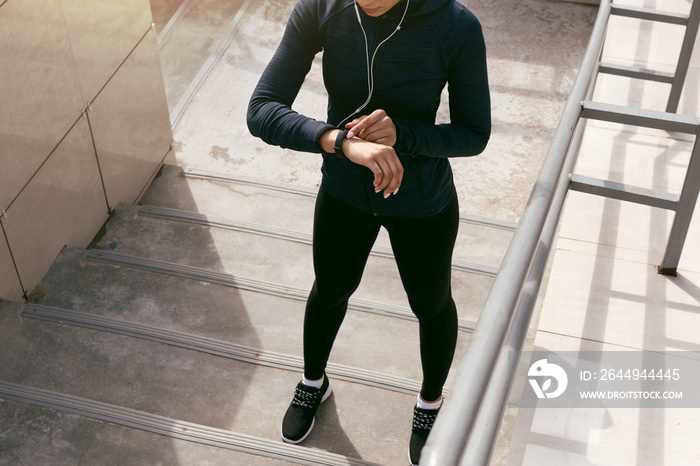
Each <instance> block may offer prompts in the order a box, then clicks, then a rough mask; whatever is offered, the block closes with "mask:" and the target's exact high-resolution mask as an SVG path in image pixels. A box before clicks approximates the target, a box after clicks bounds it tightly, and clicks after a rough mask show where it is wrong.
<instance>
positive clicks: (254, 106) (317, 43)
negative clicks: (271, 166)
mask: <svg viewBox="0 0 700 466" xmlns="http://www.w3.org/2000/svg"><path fill="white" fill-rule="evenodd" d="M315 5H316V2H315V1H313V0H301V1H300V2H299V3H297V4H296V6H295V7H294V10H293V11H292V15H291V16H290V18H289V21H288V22H287V27H286V29H285V32H284V35H283V37H282V40H281V42H280V44H279V46H278V48H277V51H276V52H275V54H274V56H273V57H272V60H270V63H269V64H268V65H267V68H266V69H265V71H264V72H263V74H262V76H261V78H260V81H259V82H258V85H257V87H256V88H255V91H254V92H253V95H252V97H251V99H250V102H249V104H248V113H247V116H246V119H247V123H248V129H249V130H250V132H251V134H252V135H253V136H256V137H259V138H261V139H262V140H263V141H265V142H266V143H268V144H273V145H277V146H281V147H283V148H289V149H293V150H297V151H304V152H315V153H320V152H321V148H320V146H319V145H318V139H319V138H320V137H321V134H323V132H325V131H326V130H328V129H332V128H333V126H331V125H329V124H327V123H325V122H322V121H317V120H314V119H313V118H309V117H307V116H304V115H300V114H299V113H298V112H296V111H294V110H292V104H293V103H294V100H295V99H296V97H297V95H298V93H299V89H300V88H301V85H302V84H303V82H304V79H305V77H306V75H307V73H308V72H309V70H310V69H311V64H312V62H313V59H314V56H315V55H316V54H317V53H318V52H320V51H321V49H322V43H321V39H320V37H319V33H318V30H319V29H318V24H317V23H318V19H317V12H316V7H315Z"/></svg>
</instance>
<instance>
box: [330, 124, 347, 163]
mask: <svg viewBox="0 0 700 466" xmlns="http://www.w3.org/2000/svg"><path fill="white" fill-rule="evenodd" d="M347 137H348V132H347V131H343V130H341V131H340V132H339V133H338V136H336V137H335V144H334V145H333V150H334V151H335V155H337V156H338V157H343V158H346V157H345V154H344V153H343V141H344V140H345V138H347Z"/></svg>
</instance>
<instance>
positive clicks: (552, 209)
mask: <svg viewBox="0 0 700 466" xmlns="http://www.w3.org/2000/svg"><path fill="white" fill-rule="evenodd" d="M610 10H611V2H610V0H601V4H600V8H599V10H598V16H597V18H596V22H595V25H594V27H593V31H592V33H591V39H590V41H589V43H588V48H587V49H586V53H585V55H584V59H583V62H582V64H581V67H580V69H579V72H578V74H577V76H576V80H575V82H574V85H573V87H572V91H571V93H570V94H569V98H568V100H567V102H566V105H565V107H564V111H563V113H562V118H561V120H560V122H559V126H558V127H557V129H556V132H555V133H554V137H553V140H552V143H551V145H550V148H549V151H548V153H547V156H546V158H545V160H544V162H543V165H542V168H541V170H540V173H539V175H538V177H537V180H536V181H535V186H534V188H533V190H532V192H531V194H530V198H529V199H528V202H527V205H526V207H525V210H524V212H523V215H522V217H521V220H520V225H519V226H518V228H517V229H516V230H515V233H514V236H513V239H512V241H511V243H510V246H509V247H508V250H507V251H506V254H505V256H504V258H503V262H502V264H501V268H500V271H499V273H498V275H497V276H496V279H495V281H494V283H493V286H492V287H491V291H490V293H489V295H488V297H487V298H486V302H485V304H484V307H483V309H482V311H481V315H480V317H479V320H478V322H477V325H476V329H475V330H474V334H473V335H472V338H471V339H470V342H469V348H468V350H467V353H466V354H465V356H464V358H463V359H462V362H461V363H460V366H459V368H458V370H457V373H456V375H455V381H454V383H453V386H452V387H451V388H450V392H449V395H448V396H447V398H446V400H445V403H444V408H443V409H442V410H441V413H440V416H438V418H437V420H436V421H435V425H434V426H433V429H432V432H431V435H430V437H429V438H428V442H427V443H426V445H425V447H424V449H423V452H422V455H421V462H420V464H421V465H423V466H452V465H458V464H462V465H466V464H468V465H469V466H476V465H482V464H487V463H488V459H489V457H490V455H491V451H492V446H493V443H494V441H495V440H494V439H495V436H496V433H497V431H498V424H499V423H500V419H501V416H502V413H503V409H504V406H505V401H506V397H507V394H508V391H509V389H510V386H511V383H512V379H513V368H514V366H515V365H512V364H511V365H510V367H509V362H508V357H509V354H508V352H509V351H511V350H516V351H518V352H519V351H520V349H521V348H522V341H523V338H524V335H525V333H526V332H527V327H528V323H529V320H530V317H531V315H532V309H533V307H534V302H535V296H536V295H537V293H538V290H539V287H540V284H541V281H542V275H543V273H544V268H545V267H544V265H545V264H546V262H547V257H548V254H549V249H550V245H551V242H552V240H553V237H554V233H555V230H556V225H557V222H558V219H559V215H560V213H561V210H562V207H563V203H564V198H565V195H566V191H567V190H568V184H569V173H571V169H572V168H573V165H574V163H575V157H576V154H577V153H578V147H577V146H578V144H579V143H580V137H581V134H582V129H581V127H582V125H579V124H578V123H579V120H580V113H581V101H583V100H586V98H587V97H588V96H589V93H590V92H591V89H592V87H593V85H594V84H595V78H596V76H597V72H598V66H599V63H600V55H601V53H602V48H603V42H604V38H605V31H606V29H607V23H608V19H609V17H610ZM519 303H520V304H519ZM516 306H518V307H517V311H516ZM487 389H488V391H487ZM477 421H478V425H477Z"/></svg>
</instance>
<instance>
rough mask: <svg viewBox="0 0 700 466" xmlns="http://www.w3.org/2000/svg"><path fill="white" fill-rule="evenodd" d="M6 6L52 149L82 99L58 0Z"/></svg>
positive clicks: (33, 100) (14, 0) (32, 101)
mask: <svg viewBox="0 0 700 466" xmlns="http://www.w3.org/2000/svg"><path fill="white" fill-rule="evenodd" d="M5 8H9V11H10V15H11V17H12V19H13V21H14V25H15V33H16V34H17V38H18V42H19V47H20V49H21V52H22V56H23V58H24V66H25V68H26V73H27V83H28V85H29V87H30V89H31V98H30V100H28V101H27V102H26V105H32V106H34V107H35V108H36V109H37V111H38V114H39V119H40V122H41V125H42V126H43V130H44V133H45V134H46V139H47V143H48V145H49V147H51V148H54V147H56V145H57V144H58V142H59V141H60V140H61V138H63V136H64V135H65V134H66V133H67V132H68V130H69V129H70V127H71V126H72V125H73V123H74V122H75V120H76V119H77V118H78V117H79V116H80V112H81V110H82V109H83V108H84V106H85V102H83V99H82V97H81V94H80V87H79V85H78V75H77V72H76V68H75V62H74V60H73V54H72V52H71V44H70V40H69V38H68V33H67V31H66V24H65V21H64V19H63V10H62V9H61V2H60V1H59V0H11V1H10V2H8V3H7V6H5V7H3V9H5Z"/></svg>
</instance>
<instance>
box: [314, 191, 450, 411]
mask: <svg viewBox="0 0 700 466" xmlns="http://www.w3.org/2000/svg"><path fill="white" fill-rule="evenodd" d="M380 226H384V228H386V230H387V231H388V233H389V237H390V240H391V247H392V249H393V251H394V256H395V258H396V264H397V265H398V269H399V273H400V275H401V282H402V283H403V287H404V289H405V290H406V294H407V296H408V301H409V304H410V306H411V310H412V311H413V313H414V314H415V315H416V317H417V318H418V321H419V326H420V353H421V363H422V368H423V385H422V388H421V393H420V394H421V397H422V398H423V399H424V400H426V401H433V400H436V399H438V398H439V397H440V396H441V394H442V387H443V385H444V384H445V380H446V379H447V374H448V372H449V370H450V365H451V364H452V359H453V357H454V352H455V346H456V343H457V309H456V308H455V303H454V300H453V299H452V289H451V271H452V251H453V250H454V244H455V240H456V238H457V228H458V226H459V206H458V203H457V195H456V194H455V193H453V195H452V199H451V201H450V203H449V204H448V205H447V207H446V208H445V209H444V210H443V211H442V212H441V213H440V214H438V215H436V216H434V217H431V218H428V219H401V218H382V217H374V216H372V215H370V214H365V213H363V212H360V211H359V210H357V209H355V208H353V207H351V206H349V205H347V204H345V203H344V202H342V201H339V200H337V199H335V198H333V197H331V196H330V195H328V194H326V193H325V192H324V191H323V189H321V190H320V191H319V195H318V199H317V201H316V212H315V216H314V241H313V256H314V270H315V273H316V281H315V282H314V286H313V288H312V290H311V293H310V294H309V299H308V302H307V304H306V315H305V318H304V375H305V376H306V377H307V378H308V379H311V380H315V379H320V378H321V377H322V376H323V373H324V370H325V368H326V363H327V362H328V357H329V355H330V352H331V348H332V346H333V342H334V341H335V337H336V335H337V333H338V329H339V328H340V324H341V323H342V322H343V318H344V317H345V312H346V310H347V305H348V299H349V298H350V296H351V295H352V294H353V292H354V291H355V290H356V289H357V287H358V286H359V284H360V280H361V278H362V272H363V270H364V267H365V264H366V263H367V258H368V255H369V252H370V250H371V248H372V245H373V244H374V241H375V240H376V238H377V235H378V234H379V228H380Z"/></svg>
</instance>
